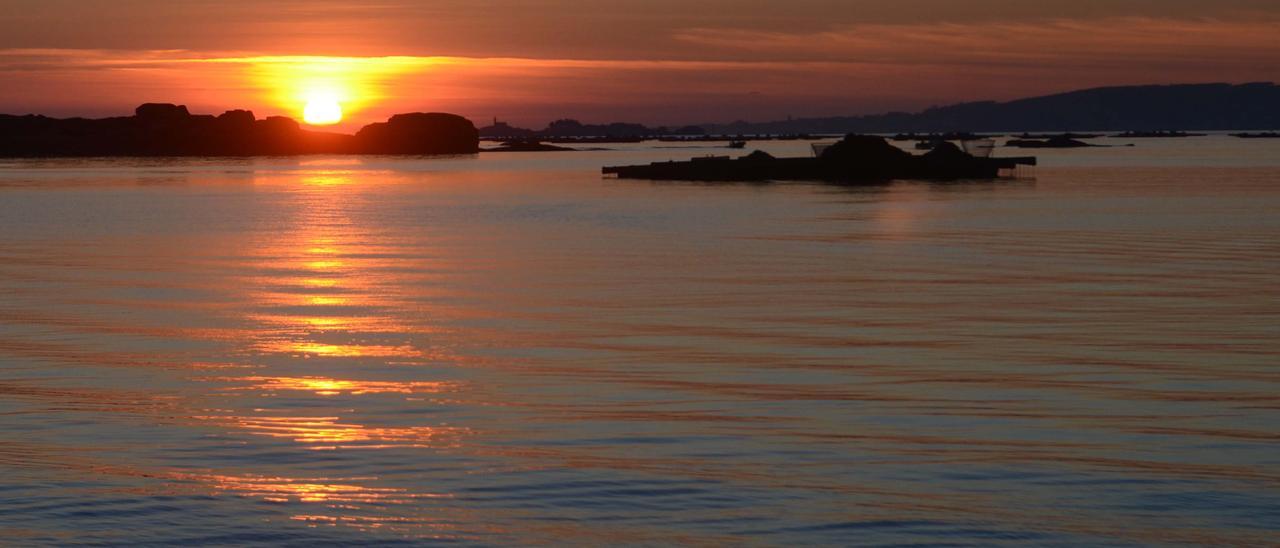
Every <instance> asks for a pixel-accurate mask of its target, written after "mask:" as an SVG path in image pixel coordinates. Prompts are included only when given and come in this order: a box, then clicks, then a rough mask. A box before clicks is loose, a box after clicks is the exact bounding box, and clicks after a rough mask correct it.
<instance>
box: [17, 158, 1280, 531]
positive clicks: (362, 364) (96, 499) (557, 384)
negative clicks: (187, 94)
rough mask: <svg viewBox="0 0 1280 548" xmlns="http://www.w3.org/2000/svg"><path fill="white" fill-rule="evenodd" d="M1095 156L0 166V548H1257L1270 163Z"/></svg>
mask: <svg viewBox="0 0 1280 548" xmlns="http://www.w3.org/2000/svg"><path fill="white" fill-rule="evenodd" d="M1094 142H1097V143H1100V144H1127V143H1133V144H1135V145H1136V146H1134V147H1116V148H1088V149H1073V150H1029V151H1018V150H1010V149H1003V148H1002V149H998V150H997V152H996V154H997V155H1028V154H1034V155H1037V156H1039V157H1040V165H1039V166H1038V167H1036V168H1034V169H1027V170H1023V172H1021V173H1019V176H1018V177H1017V178H1010V179H1001V180H996V181H957V182H947V183H930V182H912V181H895V182H889V183H884V184H875V185H861V186H841V185H830V184H821V183H808V182H788V183H752V184H707V183H690V182H650V181H640V180H620V179H614V178H608V177H604V176H602V175H601V172H600V168H601V167H602V166H606V165H619V164H635V163H647V162H651V161H665V160H672V159H688V158H690V157H696V156H707V155H729V154H741V153H742V152H744V151H731V150H728V149H727V148H723V145H724V144H723V143H688V144H686V143H661V142H646V143H629V144H606V145H599V146H601V147H605V148H609V149H610V150H590V151H576V152H545V153H483V154H480V155H477V156H461V157H439V158H429V157H378V156H365V157H357V156H304V157H294V158H188V159H136V158H130V159H121V158H115V159H39V160H12V159H10V160H0V545H12V546H68V545H96V546H174V545H189V546H196V545H227V546H307V547H315V546H331V545H363V546H369V545H389V546H394V545H412V546H417V545H435V544H442V545H452V546H529V545H536V546H593V545H594V546H598V545H608V546H668V545H687V546H1001V545H1036V546H1064V547H1065V546H1153V545H1155V546H1174V545H1236V546H1246V545H1271V546H1276V545H1278V543H1280V140H1274V139H1256V140H1244V139H1237V138H1233V137H1230V136H1227V135H1222V134H1212V135H1209V136H1204V137H1188V138H1180V139H1179V138H1170V139H1132V140H1124V139H1114V138H1103V139H1098V140H1096V141H1094ZM908 144H909V143H908ZM754 149H762V150H766V151H768V152H770V153H773V154H775V155H779V156H785V155H797V156H803V155H807V154H809V153H810V152H809V143H808V142H805V141H768V142H764V141H761V142H753V143H750V144H749V145H748V147H747V149H746V151H750V150H754Z"/></svg>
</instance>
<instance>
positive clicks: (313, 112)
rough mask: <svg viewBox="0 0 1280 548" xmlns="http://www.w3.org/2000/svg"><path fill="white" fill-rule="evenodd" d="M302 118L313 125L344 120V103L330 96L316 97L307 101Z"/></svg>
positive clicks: (330, 123) (324, 124)
mask: <svg viewBox="0 0 1280 548" xmlns="http://www.w3.org/2000/svg"><path fill="white" fill-rule="evenodd" d="M302 119H303V120H305V121H306V122H307V123H308V124H311V125H313V126H327V125H332V124H336V123H338V122H341V121H342V105H340V104H338V101H337V100H335V99H330V98H315V99H312V100H310V101H308V102H307V106H306V108H305V109H303V112H302Z"/></svg>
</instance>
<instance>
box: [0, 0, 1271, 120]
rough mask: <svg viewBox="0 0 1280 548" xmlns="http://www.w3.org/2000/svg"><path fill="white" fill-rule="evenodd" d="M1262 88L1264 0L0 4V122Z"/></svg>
mask: <svg viewBox="0 0 1280 548" xmlns="http://www.w3.org/2000/svg"><path fill="white" fill-rule="evenodd" d="M1277 79H1280V2H1275V1H1273V0H1266V1H1256V0H1218V1H1216V2H1203V1H1197V2H1192V1H1183V0H1073V1H1069V2H1068V1H1060V2H1054V1H1037V2H1028V1H1025V0H1019V1H1016V2H1015V1H1010V0H968V1H966V2H954V1H951V0H897V1H894V2H888V1H880V0H877V1H870V0H867V1H863V0H789V1H787V2H771V1H752V0H703V1H699V0H683V1H674V0H644V1H641V0H595V1H592V2H587V1H569V0H510V1H505V2H499V1H490V0H470V1H462V0H436V1H431V2H427V1H409V0H356V1H345V2H337V1H327V0H306V1H303V0H256V1H255V2H244V3H240V2H235V3H233V2H226V1H223V0H217V1H215V0H110V1H108V0H5V2H4V8H3V11H0V81H2V82H4V85H3V86H0V112H9V113H26V112H42V113H48V114H53V115H63V116H65V115H86V116H101V115H113V114H126V113H128V112H130V111H131V110H132V107H133V106H134V105H136V104H137V103H140V102H144V101H169V102H179V103H185V104H187V105H189V106H190V107H191V109H192V110H193V111H195V112H209V113H218V112H221V111H222V110H226V109H230V108H238V107H244V108H251V109H253V110H254V111H255V112H257V113H258V114H259V116H265V115H269V114H283V115H288V116H292V117H295V118H299V119H301V117H302V116H301V114H302V108H303V106H304V105H305V103H306V100H307V99H306V98H307V97H308V96H312V95H315V94H317V93H323V94H326V95H335V96H340V97H339V101H340V102H341V103H342V106H343V109H344V111H345V112H346V115H347V119H346V121H345V122H344V123H343V124H342V125H340V126H338V129H342V130H354V129H356V128H358V127H359V126H360V125H363V124H365V123H368V122H371V121H375V120H381V119H385V118H386V117H387V116H388V115H390V114H392V113H396V112H407V111H448V112H457V113H459V114H463V115H465V116H468V117H470V118H472V119H473V120H475V121H476V122H477V123H480V124H481V125H483V124H484V123H487V121H488V119H489V118H490V117H492V116H498V117H501V118H503V119H507V120H511V121H513V122H515V123H519V124H523V125H528V126H539V127H540V126H541V125H542V124H545V123H546V122H547V121H548V120H550V119H553V118H558V117H576V118H579V119H583V120H585V121H596V122H600V121H613V120H627V121H639V122H646V123H684V122H708V121H729V120H733V119H740V118H742V119H753V120H766V119H776V118H780V117H785V116H787V115H794V116H819V115H843V114H862V113H873V112H880V111H884V110H889V109H918V108H921V107H926V106H930V105H934V104H944V103H950V102H956V101H962V100H973V99H988V98H990V99H1011V98H1016V97H1021V96H1025V95H1031V94H1040V93H1049V92H1055V91H1064V90H1070V89H1077V88H1083V87H1091V86H1098V85H1117V84H1139V83H1174V82H1206V81H1229V82H1245V81H1258V80H1277Z"/></svg>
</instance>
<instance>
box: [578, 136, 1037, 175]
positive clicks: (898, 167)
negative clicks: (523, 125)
mask: <svg viewBox="0 0 1280 548" xmlns="http://www.w3.org/2000/svg"><path fill="white" fill-rule="evenodd" d="M1024 165H1025V166H1034V165H1036V159H1035V158H1034V157H1019V158H979V157H976V156H973V155H970V154H968V153H966V152H965V151H963V150H961V149H960V147H958V146H956V145H955V144H953V143H949V142H944V143H940V144H939V145H938V146H937V147H936V148H934V149H933V150H931V151H929V152H928V153H927V154H923V155H919V156H917V155H914V154H911V153H910V152H907V151H904V150H902V149H900V148H898V147H895V146H893V145H891V144H889V143H888V141H886V140H885V139H884V138H883V137H877V136H871V135H849V136H846V137H845V138H844V139H843V140H841V141H840V142H838V143H835V144H832V145H831V146H829V147H826V148H825V149H824V150H822V151H821V153H820V154H818V155H816V156H814V157H808V158H776V157H774V156H773V155H771V154H768V153H766V152H763V151H759V150H757V151H755V152H752V153H751V154H748V155H746V156H743V157H741V158H729V157H723V156H721V157H708V158H694V159H692V160H688V161H682V162H677V161H670V162H654V163H651V164H647V165H634V166H609V167H604V168H602V169H601V171H602V172H603V173H604V174H606V175H616V176H618V177H619V178H622V179H651V180H670V181H677V180H679V181H724V182H737V181H828V182H864V181H885V180H892V179H923V180H956V179H996V178H1000V177H1002V176H1008V174H1009V172H1012V171H1014V170H1016V168H1017V167H1018V166H1024Z"/></svg>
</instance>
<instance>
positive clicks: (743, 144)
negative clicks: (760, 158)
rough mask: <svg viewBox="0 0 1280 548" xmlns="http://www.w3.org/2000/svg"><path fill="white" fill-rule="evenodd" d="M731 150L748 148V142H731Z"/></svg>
mask: <svg viewBox="0 0 1280 548" xmlns="http://www.w3.org/2000/svg"><path fill="white" fill-rule="evenodd" d="M729 148H747V142H746V141H729Z"/></svg>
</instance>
